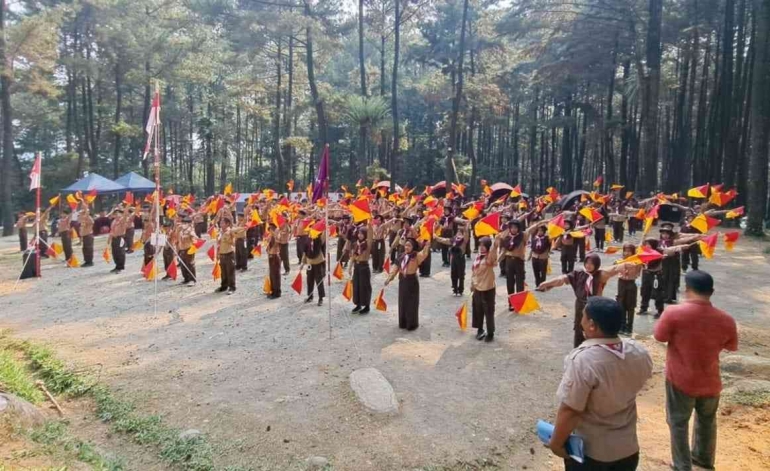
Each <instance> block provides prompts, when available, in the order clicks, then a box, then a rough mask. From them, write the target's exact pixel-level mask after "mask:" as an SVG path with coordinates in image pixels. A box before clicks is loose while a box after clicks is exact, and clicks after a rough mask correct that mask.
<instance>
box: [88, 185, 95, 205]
mask: <svg viewBox="0 0 770 471" xmlns="http://www.w3.org/2000/svg"><path fill="white" fill-rule="evenodd" d="M96 196H97V193H96V189H93V190H91V191H89V192H88V194H87V195H86V203H88V204H91V203H93V202H94V200H95V199H96Z"/></svg>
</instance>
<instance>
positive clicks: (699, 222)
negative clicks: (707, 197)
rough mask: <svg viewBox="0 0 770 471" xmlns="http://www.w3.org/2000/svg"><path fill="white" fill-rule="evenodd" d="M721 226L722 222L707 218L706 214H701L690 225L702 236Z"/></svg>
mask: <svg viewBox="0 0 770 471" xmlns="http://www.w3.org/2000/svg"><path fill="white" fill-rule="evenodd" d="M719 224H721V221H720V220H719V219H714V218H712V217H709V216H706V215H705V214H699V215H698V216H697V217H696V218H695V219H693V220H692V222H691V223H690V225H691V226H692V227H693V228H695V229H696V230H697V231H698V232H700V233H701V234H705V233H707V232H708V231H710V230H711V229H712V228H714V227H716V226H718V225H719Z"/></svg>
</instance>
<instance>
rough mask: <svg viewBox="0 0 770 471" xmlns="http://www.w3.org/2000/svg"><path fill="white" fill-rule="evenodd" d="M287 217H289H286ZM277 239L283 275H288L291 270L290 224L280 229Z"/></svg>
mask: <svg viewBox="0 0 770 471" xmlns="http://www.w3.org/2000/svg"><path fill="white" fill-rule="evenodd" d="M287 216H288V215H286V216H285V217H287ZM287 219H288V217H287ZM277 237H278V239H277V240H278V245H279V250H280V255H281V261H282V262H283V274H284V275H288V274H289V271H290V270H291V269H290V267H289V240H290V239H291V226H290V225H289V223H286V224H284V225H283V226H282V227H280V228H278V236H277Z"/></svg>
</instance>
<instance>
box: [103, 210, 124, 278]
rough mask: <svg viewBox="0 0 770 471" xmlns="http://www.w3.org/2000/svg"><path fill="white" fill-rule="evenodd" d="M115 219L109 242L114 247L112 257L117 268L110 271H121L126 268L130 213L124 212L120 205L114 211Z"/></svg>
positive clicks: (111, 226)
mask: <svg viewBox="0 0 770 471" xmlns="http://www.w3.org/2000/svg"><path fill="white" fill-rule="evenodd" d="M113 214H114V219H113V220H112V224H111V225H110V236H109V238H108V239H107V243H108V244H109V245H110V247H111V248H112V259H113V260H114V261H115V268H113V269H112V270H110V273H120V272H122V271H123V270H124V269H125V268H126V247H125V244H126V240H125V237H126V226H127V225H128V221H129V216H128V213H126V214H123V208H121V207H118V208H116V209H115V211H113Z"/></svg>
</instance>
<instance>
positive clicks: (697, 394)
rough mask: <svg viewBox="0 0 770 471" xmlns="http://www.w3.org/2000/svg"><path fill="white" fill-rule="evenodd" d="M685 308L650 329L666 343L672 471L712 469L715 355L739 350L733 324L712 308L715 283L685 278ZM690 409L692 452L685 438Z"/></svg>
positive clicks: (718, 385) (698, 276) (694, 274)
mask: <svg viewBox="0 0 770 471" xmlns="http://www.w3.org/2000/svg"><path fill="white" fill-rule="evenodd" d="M685 285H686V291H685V302H684V303H683V304H680V305H678V306H677V305H671V306H668V307H667V308H666V310H665V311H663V316H662V317H661V318H660V320H659V321H658V323H657V324H656V325H655V331H654V335H655V339H657V340H658V341H659V342H668V350H667V352H666V417H667V421H668V425H669V429H670V431H671V456H672V459H673V462H674V463H673V468H674V469H675V470H676V471H691V470H692V466H693V464H695V465H697V466H700V467H702V468H705V469H714V458H715V455H716V445H717V441H716V440H717V421H716V412H717V408H718V407H719V394H720V393H721V392H722V381H721V378H720V376H719V354H720V352H721V351H722V350H729V351H735V350H737V349H738V332H737V329H736V326H735V320H734V319H733V318H732V317H730V316H729V315H728V314H727V313H725V312H724V311H722V310H720V309H717V308H715V307H714V306H712V305H711V295H712V294H714V279H713V278H712V277H711V275H709V274H708V273H706V272H703V271H698V270H694V271H691V272H689V273H688V274H687V276H685ZM693 409H695V430H694V432H693V433H694V435H695V436H694V439H693V447H692V450H690V445H689V443H688V432H689V424H690V416H691V415H692V411H693Z"/></svg>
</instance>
